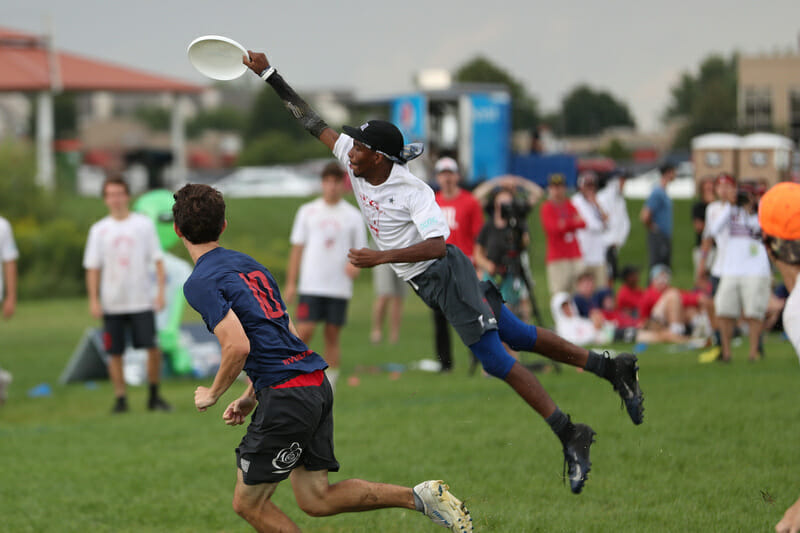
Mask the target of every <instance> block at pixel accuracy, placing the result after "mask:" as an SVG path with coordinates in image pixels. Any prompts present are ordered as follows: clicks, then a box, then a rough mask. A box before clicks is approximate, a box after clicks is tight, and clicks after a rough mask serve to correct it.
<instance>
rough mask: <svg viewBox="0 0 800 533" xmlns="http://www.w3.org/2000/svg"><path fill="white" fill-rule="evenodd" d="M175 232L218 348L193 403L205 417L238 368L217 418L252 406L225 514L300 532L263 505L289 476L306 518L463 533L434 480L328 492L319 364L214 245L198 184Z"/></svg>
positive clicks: (213, 207)
mask: <svg viewBox="0 0 800 533" xmlns="http://www.w3.org/2000/svg"><path fill="white" fill-rule="evenodd" d="M173 218H174V221H175V232H176V233H177V234H178V236H179V237H181V240H182V241H183V244H184V245H185V246H186V249H187V250H188V251H189V255H191V257H192V260H193V261H194V263H195V267H194V271H193V272H192V274H191V276H189V279H188V280H187V281H186V283H185V284H184V294H185V295H186V300H187V301H188V302H189V304H190V305H191V306H192V307H193V308H194V309H195V310H196V311H197V312H198V313H200V315H201V316H202V317H203V321H204V322H205V324H206V326H207V327H208V329H209V331H212V332H213V333H214V335H216V337H217V339H218V340H219V343H220V346H222V360H221V362H220V367H219V370H218V371H217V374H216V376H214V383H213V384H212V386H211V387H210V388H208V387H197V390H196V391H195V394H194V402H195V406H196V407H197V409H198V410H199V411H205V410H206V409H208V408H209V407H211V406H212V405H214V404H215V403H216V402H217V400H218V399H219V398H220V397H221V396H222V394H223V393H224V392H225V391H226V390H228V388H229V387H230V386H231V384H232V383H233V382H234V381H235V380H236V378H237V376H238V375H239V373H240V372H241V371H242V369H244V371H245V372H246V373H247V375H248V377H249V378H250V384H249V385H248V387H247V390H245V392H244V394H242V396H241V397H239V398H238V399H236V400H234V401H233V402H231V404H230V405H229V406H228V407H227V408H226V409H225V412H224V414H223V416H222V418H223V420H224V421H225V423H226V424H228V425H232V426H233V425H238V424H242V423H244V421H245V418H246V417H247V415H248V414H249V413H250V412H251V411H253V410H254V409H255V412H254V413H253V417H252V420H251V423H250V425H249V426H248V428H247V433H246V434H245V435H244V437H243V438H242V441H241V443H240V444H239V447H238V448H236V463H237V466H238V471H237V480H236V488H235V489H234V495H233V508H234V510H235V511H236V513H237V514H239V515H240V516H241V517H242V518H244V519H245V520H247V522H248V523H250V525H252V526H253V527H254V528H255V529H256V530H258V531H300V530H299V529H298V527H297V526H296V525H295V524H294V523H293V522H292V521H291V519H289V517H288V516H286V515H285V514H284V513H283V512H282V511H281V510H280V509H279V508H278V507H277V506H276V505H275V504H274V503H272V502H271V501H270V498H271V496H272V494H273V492H275V488H276V487H277V486H278V483H280V482H281V481H283V480H284V479H286V478H289V479H290V481H291V483H292V488H293V489H294V495H295V498H296V500H297V504H298V505H299V506H300V508H301V509H302V510H303V511H304V512H306V513H308V514H309V515H311V516H330V515H334V514H338V513H344V512H357V511H368V510H372V509H381V508H386V507H400V508H406V509H416V510H417V511H420V512H423V513H425V514H426V515H427V516H428V517H429V518H430V519H431V520H433V521H434V522H435V523H437V524H439V525H442V526H445V527H448V528H450V530H451V531H456V532H469V531H472V519H471V518H470V516H469V511H467V509H466V507H465V506H464V505H463V504H462V503H461V502H460V501H459V500H458V499H457V498H456V497H455V496H453V495H452V494H451V493H450V492H449V490H448V487H447V485H445V484H444V483H443V482H441V481H425V482H423V483H420V484H419V485H417V486H416V487H414V488H413V489H411V488H407V487H400V486H397V485H388V484H384V483H373V482H369V481H364V480H361V479H347V480H344V481H341V482H339V483H335V484H333V485H331V484H329V482H328V472H329V471H332V472H337V471H338V470H339V463H338V462H337V461H336V457H335V456H334V454H333V415H332V410H333V392H332V390H331V386H330V383H329V381H328V379H327V378H326V377H325V373H324V370H325V368H327V366H328V365H327V363H325V361H324V360H323V359H322V357H320V356H319V355H318V354H316V353H315V352H313V351H312V350H310V349H309V348H308V346H306V345H305V344H304V343H303V342H302V341H301V340H300V338H299V337H298V336H297V331H296V330H295V328H294V325H293V324H292V321H291V319H290V318H289V314H288V313H287V312H286V305H285V304H284V302H283V300H282V299H281V294H280V290H279V289H278V285H277V283H275V279H274V278H273V277H272V274H270V272H269V271H268V270H267V269H266V268H264V266H262V265H261V264H260V263H258V262H257V261H255V260H254V259H253V258H251V257H250V256H247V255H245V254H243V253H239V252H236V251H233V250H227V249H225V248H222V247H221V246H220V245H219V236H220V234H221V233H222V232H223V231H224V230H225V227H226V226H227V221H226V220H225V201H224V200H223V198H222V194H221V193H220V192H219V191H217V190H216V189H213V188H212V187H209V186H207V185H186V186H184V187H183V188H182V189H181V190H179V191H178V192H177V193H175V205H174V206H173Z"/></svg>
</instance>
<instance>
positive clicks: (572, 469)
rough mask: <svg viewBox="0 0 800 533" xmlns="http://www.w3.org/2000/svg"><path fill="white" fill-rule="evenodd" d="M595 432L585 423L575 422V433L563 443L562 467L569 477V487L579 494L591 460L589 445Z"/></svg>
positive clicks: (590, 466) (590, 465) (590, 467)
mask: <svg viewBox="0 0 800 533" xmlns="http://www.w3.org/2000/svg"><path fill="white" fill-rule="evenodd" d="M594 436H595V432H594V430H593V429H592V428H590V427H589V426H587V425H586V424H575V433H574V434H573V435H572V438H571V439H569V441H568V442H567V443H566V444H565V445H564V469H565V470H566V471H567V476H568V477H569V488H570V489H572V492H574V493H575V494H580V492H581V490H582V489H583V484H584V483H586V478H587V477H588V475H589V471H590V470H591V469H592V461H590V460H589V447H590V446H591V445H592V443H593V442H594Z"/></svg>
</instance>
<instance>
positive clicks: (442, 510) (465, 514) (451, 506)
mask: <svg viewBox="0 0 800 533" xmlns="http://www.w3.org/2000/svg"><path fill="white" fill-rule="evenodd" d="M449 489H450V487H448V486H447V485H445V484H444V482H442V481H435V480H431V481H423V482H422V483H420V484H419V485H417V486H416V487H414V494H416V495H417V497H418V498H419V499H420V500H421V501H422V505H423V507H424V509H423V512H424V513H425V516H427V517H428V518H430V519H431V520H433V522H434V523H436V524H439V525H440V526H443V527H448V528H450V531H454V532H456V533H460V532H465V533H466V532H471V531H472V517H471V516H470V515H469V511H468V510H467V508H466V507H465V506H464V504H463V503H461V500H459V499H458V498H456V497H455V496H453V495H452V494H451V493H450V490H449Z"/></svg>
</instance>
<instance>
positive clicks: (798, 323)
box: [783, 274, 800, 357]
mask: <svg viewBox="0 0 800 533" xmlns="http://www.w3.org/2000/svg"><path fill="white" fill-rule="evenodd" d="M783 330H784V331H785V332H786V336H787V337H789V341H790V342H791V343H792V346H794V351H795V353H796V354H797V356H798V357H800V274H798V275H797V279H796V280H795V282H794V289H792V292H791V293H789V297H788V298H786V305H784V307H783Z"/></svg>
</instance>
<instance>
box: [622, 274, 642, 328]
mask: <svg viewBox="0 0 800 533" xmlns="http://www.w3.org/2000/svg"><path fill="white" fill-rule="evenodd" d="M621 277H622V285H620V287H619V290H618V291H617V309H618V310H619V311H620V312H622V313H625V314H627V315H628V316H630V317H632V318H639V302H641V301H642V296H644V289H642V288H641V287H640V286H639V268H638V267H635V266H633V265H626V266H625V267H623V269H622V274H621Z"/></svg>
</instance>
